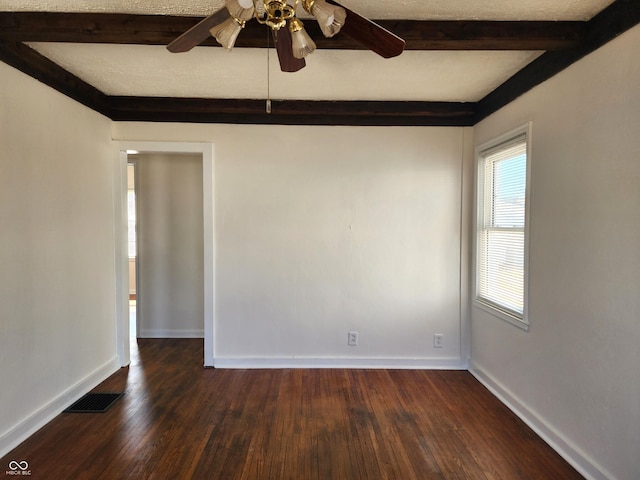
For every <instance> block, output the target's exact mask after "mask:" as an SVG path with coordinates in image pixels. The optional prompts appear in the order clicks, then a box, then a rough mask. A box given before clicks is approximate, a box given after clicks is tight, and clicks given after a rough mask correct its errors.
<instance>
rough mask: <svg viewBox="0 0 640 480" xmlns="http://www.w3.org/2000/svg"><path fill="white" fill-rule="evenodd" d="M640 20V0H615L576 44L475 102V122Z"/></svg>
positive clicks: (537, 62)
mask: <svg viewBox="0 0 640 480" xmlns="http://www.w3.org/2000/svg"><path fill="white" fill-rule="evenodd" d="M639 23H640V1H638V0H617V1H615V2H613V3H612V4H611V5H609V6H608V7H607V8H605V9H604V10H603V11H602V12H600V13H599V14H598V15H596V16H595V17H593V18H592V19H591V20H590V21H589V22H587V29H586V36H585V40H584V41H583V42H582V43H581V44H580V45H579V46H578V47H576V48H572V49H570V50H566V51H562V52H547V53H545V54H543V55H541V56H540V57H538V58H537V59H536V60H534V61H533V62H531V63H530V64H529V65H527V66H525V67H524V68H523V69H522V70H520V71H519V72H518V73H516V74H515V75H513V76H512V77H511V78H510V79H509V80H507V81H506V82H505V83H503V84H502V85H501V86H500V87H498V88H497V89H496V90H494V91H493V92H491V93H490V94H489V95H487V96H486V97H484V98H483V99H482V100H481V101H480V102H478V108H477V116H476V123H477V122H479V121H480V120H482V119H484V118H486V117H488V116H489V115H491V114H492V113H494V112H496V111H497V110H498V109H500V108H502V107H504V106H505V105H507V104H508V103H510V102H512V101H513V100H515V99H516V98H518V97H519V96H520V95H522V94H524V93H526V92H528V91H529V90H531V89H532V88H534V87H536V86H537V85H539V84H541V83H542V82H544V81H546V80H548V79H550V78H551V77H553V76H554V75H556V74H558V73H559V72H561V71H562V70H564V69H565V68H567V67H568V66H570V65H571V64H573V63H575V62H577V61H578V60H580V59H581V58H583V57H584V56H586V55H588V54H589V53H591V52H593V51H595V50H597V49H598V48H600V47H601V46H603V45H604V44H605V43H607V42H609V41H611V40H613V39H614V38H615V37H617V36H618V35H620V34H622V33H624V32H625V31H627V30H629V29H630V28H633V27H634V26H636V25H638V24H639Z"/></svg>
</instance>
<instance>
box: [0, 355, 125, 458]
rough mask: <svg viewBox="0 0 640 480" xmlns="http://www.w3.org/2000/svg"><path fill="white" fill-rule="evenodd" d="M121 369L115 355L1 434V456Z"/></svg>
mask: <svg viewBox="0 0 640 480" xmlns="http://www.w3.org/2000/svg"><path fill="white" fill-rule="evenodd" d="M119 369H120V364H119V363H118V358H117V357H113V358H112V359H111V360H109V361H108V362H107V363H105V364H104V365H102V366H101V367H98V368H97V369H96V370H94V371H93V372H91V373H90V374H89V375H87V376H86V377H85V378H83V379H82V380H80V381H79V382H78V383H76V384H75V385H72V386H71V387H70V388H68V389H67V390H65V391H64V392H62V393H60V394H59V395H58V396H57V397H55V398H54V399H52V400H51V401H49V402H48V403H47V404H45V405H43V406H42V407H41V408H39V409H38V410H36V411H35V412H33V413H32V414H30V415H29V416H27V417H26V418H25V419H23V420H21V421H20V422H19V423H18V424H17V425H15V426H14V427H12V428H11V429H10V430H8V431H7V432H5V433H3V434H2V436H0V445H2V447H0V457H4V456H5V455H7V454H8V453H9V452H10V451H11V450H13V449H14V448H16V447H17V446H18V445H20V444H21V443H22V442H24V441H25V440H26V439H27V438H29V437H30V436H31V435H33V434H34V433H35V432H36V431H38V430H39V429H41V428H42V427H44V426H45V425H46V424H47V423H49V422H50V421H51V420H53V419H54V418H55V417H56V416H58V415H59V414H60V413H61V412H62V411H63V410H64V409H65V408H67V407H68V406H69V405H71V404H72V403H73V402H75V401H76V400H78V399H80V398H81V397H82V396H83V395H85V394H86V393H87V392H89V391H90V390H91V389H93V388H95V387H96V386H97V385H99V384H100V383H101V382H103V381H104V380H106V379H107V378H108V377H109V376H111V375H113V374H114V373H115V372H117V371H118V370H119Z"/></svg>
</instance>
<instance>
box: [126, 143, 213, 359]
mask: <svg viewBox="0 0 640 480" xmlns="http://www.w3.org/2000/svg"><path fill="white" fill-rule="evenodd" d="M117 148H118V157H117V161H116V162H114V163H115V164H114V234H115V240H116V245H115V254H116V337H117V338H116V341H117V351H118V360H119V361H120V365H121V366H126V365H129V363H130V361H131V354H130V348H129V341H130V340H129V271H128V255H127V242H128V240H127V190H128V185H127V151H131V150H135V151H138V152H139V153H200V154H202V200H203V227H204V228H203V233H204V318H203V322H204V366H205V367H213V366H214V358H215V342H214V332H215V258H216V255H215V253H216V245H215V208H214V207H215V205H214V201H215V195H214V145H213V144H212V143H200V142H145V141H120V142H117Z"/></svg>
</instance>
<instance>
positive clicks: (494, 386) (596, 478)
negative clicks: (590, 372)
mask: <svg viewBox="0 0 640 480" xmlns="http://www.w3.org/2000/svg"><path fill="white" fill-rule="evenodd" d="M469 372H470V373H471V374H472V375H473V376H474V377H476V378H477V379H478V381H480V383H482V384H483V385H484V386H485V387H487V388H488V389H489V390H490V391H491V393H493V394H494V395H495V396H496V397H498V399H499V400H500V401H501V402H502V403H504V404H505V405H506V406H507V407H508V408H509V409H510V410H511V411H512V412H513V413H515V414H516V415H517V416H518V417H519V418H520V419H521V420H522V421H523V422H524V423H526V424H527V425H528V426H529V427H530V428H531V429H532V430H533V431H534V432H536V434H537V435H538V436H539V437H541V438H542V439H543V440H544V441H545V442H547V443H548V444H549V445H550V446H551V448H553V449H554V450H555V451H556V452H558V454H559V455H560V456H561V457H562V458H564V459H565V460H566V461H567V462H569V464H571V466H572V467H573V468H575V469H576V470H577V471H578V472H579V473H580V474H581V475H582V476H583V477H585V478H586V479H588V480H615V477H613V476H612V475H611V474H610V473H608V472H607V471H606V470H604V469H603V468H601V467H599V466H598V465H596V463H595V462H594V461H593V460H591V459H590V458H589V457H588V456H587V455H586V454H585V453H583V452H581V451H580V450H579V449H578V448H577V447H576V446H575V445H574V444H573V443H572V442H571V441H570V440H568V439H567V438H565V437H564V436H563V435H562V433H561V432H558V431H557V430H556V429H555V428H554V427H553V426H552V425H551V424H549V423H548V422H546V421H545V419H544V418H542V417H540V415H538V414H537V413H536V412H534V411H532V410H531V409H529V408H528V407H527V406H526V405H525V404H524V403H523V402H522V401H520V400H519V399H518V398H517V397H516V396H515V395H513V394H512V393H511V392H510V391H509V390H508V389H507V388H505V387H504V386H503V385H502V384H501V383H500V382H498V381H497V380H496V379H495V378H493V377H492V376H491V375H490V374H489V373H487V372H486V370H484V369H483V368H482V367H481V366H479V365H478V364H477V363H475V362H473V361H472V362H471V365H470V366H469Z"/></svg>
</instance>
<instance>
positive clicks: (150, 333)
mask: <svg viewBox="0 0 640 480" xmlns="http://www.w3.org/2000/svg"><path fill="white" fill-rule="evenodd" d="M138 337H139V338H204V330H162V329H142V330H140V333H139V334H138Z"/></svg>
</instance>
